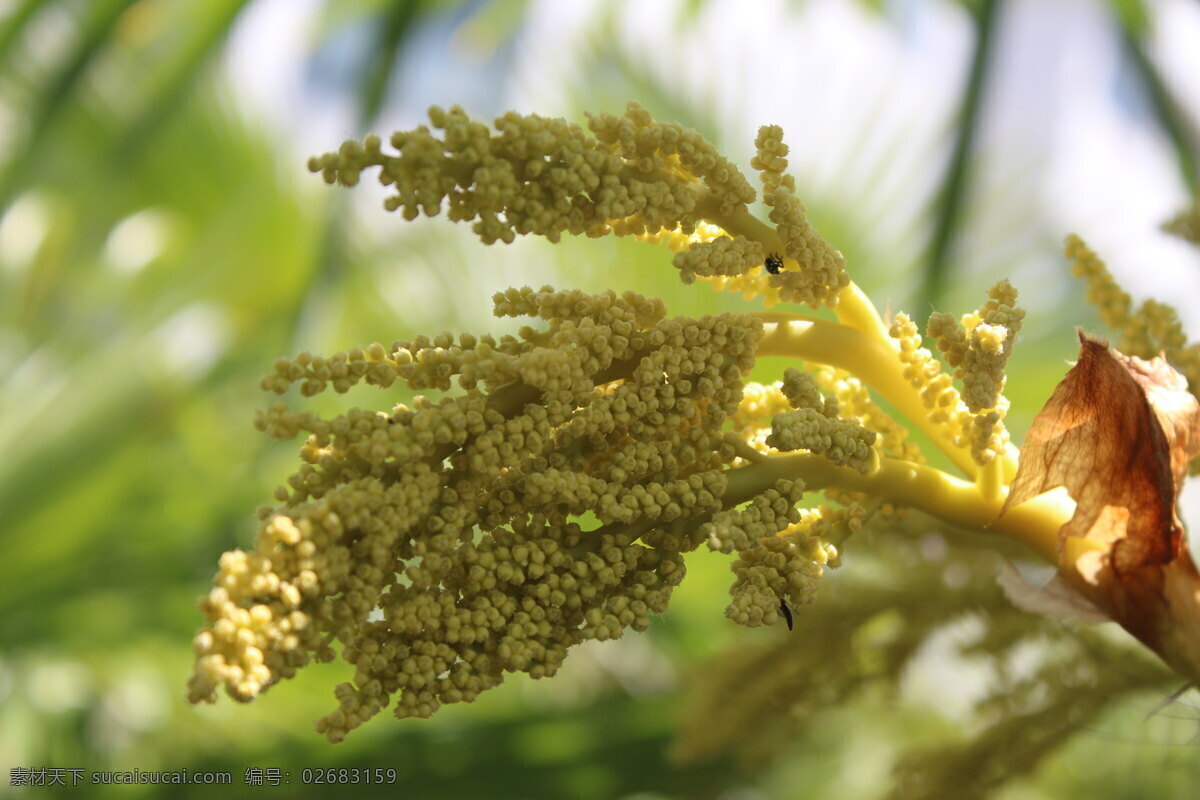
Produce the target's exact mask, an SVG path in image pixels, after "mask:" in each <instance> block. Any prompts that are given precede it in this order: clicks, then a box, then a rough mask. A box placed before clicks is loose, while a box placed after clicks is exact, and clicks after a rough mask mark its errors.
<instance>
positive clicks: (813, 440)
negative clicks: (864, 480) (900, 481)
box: [766, 368, 876, 474]
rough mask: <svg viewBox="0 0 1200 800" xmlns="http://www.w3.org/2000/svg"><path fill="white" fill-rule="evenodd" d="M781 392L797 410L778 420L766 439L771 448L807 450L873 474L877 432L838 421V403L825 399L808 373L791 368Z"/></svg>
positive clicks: (834, 461)
mask: <svg viewBox="0 0 1200 800" xmlns="http://www.w3.org/2000/svg"><path fill="white" fill-rule="evenodd" d="M782 391H783V394H784V396H785V397H787V399H788V401H789V403H790V404H791V405H792V407H793V408H794V409H795V410H794V411H787V412H784V413H782V414H777V415H776V416H775V419H774V421H773V422H772V426H771V427H772V430H771V434H770V435H769V436H768V437H767V438H766V443H767V444H768V445H770V446H771V447H774V448H775V449H776V450H780V451H782V452H791V451H794V450H807V451H808V452H810V453H813V454H816V455H821V456H824V457H825V458H828V459H829V460H830V461H832V462H833V463H834V464H837V465H838V466H839V467H843V466H849V467H852V468H854V469H857V470H858V471H859V472H861V473H863V474H866V473H867V472H869V471H870V470H871V468H872V467H873V466H874V464H875V454H874V451H873V450H872V449H871V446H872V445H873V444H874V443H875V436H876V434H875V431H872V430H867V429H866V428H864V427H863V426H862V425H861V424H859V422H858V421H857V420H850V419H839V418H838V405H837V399H836V398H832V397H829V398H823V397H822V396H821V391H820V389H819V388H817V384H816V381H815V380H814V379H813V377H812V376H811V375H809V374H808V373H805V372H800V371H799V370H796V369H794V368H789V369H788V370H787V372H786V373H785V375H784V380H783V390H782Z"/></svg>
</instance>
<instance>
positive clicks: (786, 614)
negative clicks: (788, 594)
mask: <svg viewBox="0 0 1200 800" xmlns="http://www.w3.org/2000/svg"><path fill="white" fill-rule="evenodd" d="M779 610H780V611H781V612H783V618H784V619H785V620H787V624H788V630H789V631H790V630H791V629H792V610H791V609H790V608H788V606H787V600H784V599H783V598H782V597H781V598H779Z"/></svg>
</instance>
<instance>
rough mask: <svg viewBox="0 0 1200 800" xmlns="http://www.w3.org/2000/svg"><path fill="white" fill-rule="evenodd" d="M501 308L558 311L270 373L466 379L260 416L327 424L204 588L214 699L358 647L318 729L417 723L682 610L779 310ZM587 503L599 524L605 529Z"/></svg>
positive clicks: (529, 299)
mask: <svg viewBox="0 0 1200 800" xmlns="http://www.w3.org/2000/svg"><path fill="white" fill-rule="evenodd" d="M494 302H495V312H496V313H497V314H498V315H514V316H515V315H521V316H529V317H534V318H540V319H543V320H546V321H547V324H546V326H545V327H544V328H543V329H540V330H534V329H533V328H530V327H527V328H523V329H522V330H521V332H520V334H519V335H518V336H515V337H502V338H501V339H499V340H494V339H491V338H489V337H485V336H480V337H475V336H470V335H467V334H462V335H460V336H452V335H450V334H449V333H444V334H439V335H438V336H435V337H432V338H428V337H417V338H415V339H413V340H411V341H398V342H394V343H393V344H392V345H391V346H390V347H383V346H381V345H371V346H370V347H367V348H365V349H363V350H361V351H360V350H354V351H350V352H349V353H346V354H338V355H337V356H335V357H333V358H329V359H318V358H316V357H313V356H310V355H307V354H301V355H300V356H297V358H295V359H292V360H281V361H280V362H279V363H278V364H276V366H275V369H274V371H273V372H272V373H271V374H270V375H268V376H267V377H266V378H264V382H263V386H264V388H267V389H268V390H270V391H274V392H282V391H285V390H286V389H287V387H288V386H289V385H291V384H293V383H298V384H300V387H301V391H302V393H303V394H310V393H312V391H314V389H312V388H310V389H307V390H306V389H305V387H316V386H321V387H324V386H329V385H332V386H333V387H334V388H335V389H338V390H343V391H344V390H345V388H348V386H349V385H351V384H353V383H354V382H356V381H359V380H365V381H367V382H369V383H371V384H374V385H377V386H389V385H391V384H392V383H394V382H396V381H402V382H404V383H406V384H407V385H408V386H410V387H413V388H422V389H428V388H433V389H442V390H444V389H448V388H451V386H452V382H454V381H455V380H456V381H457V383H458V388H459V389H460V390H461V391H460V392H459V393H458V394H457V395H456V396H443V397H441V398H440V399H439V400H437V401H436V402H435V401H434V400H432V399H429V398H425V397H422V396H418V397H417V398H415V399H414V400H413V401H412V403H411V407H410V406H407V405H403V404H401V405H397V406H396V407H395V408H393V409H392V410H391V411H390V412H373V411H365V410H361V409H355V410H351V411H348V412H346V413H344V414H342V415H339V416H336V417H334V418H332V419H322V418H321V417H319V416H318V415H316V414H314V413H313V412H311V411H293V410H289V409H288V408H287V407H286V406H285V405H284V404H282V403H276V404H274V405H272V406H271V408H270V409H268V410H267V411H265V412H264V413H263V414H262V415H261V416H260V418H259V427H261V428H262V429H263V430H265V431H268V432H269V433H271V434H272V435H276V436H293V435H295V434H296V433H298V432H300V431H304V432H307V433H308V437H307V440H306V441H305V442H304V444H303V446H302V447H301V457H302V461H303V463H302V464H301V466H300V469H299V471H298V472H296V473H295V474H294V475H293V476H292V477H291V478H290V479H289V480H288V485H287V486H284V487H280V488H279V489H278V490H277V491H276V500H277V501H278V502H279V505H278V506H276V507H274V508H264V509H262V511H261V512H260V519H261V522H260V525H259V532H258V537H257V541H256V544H255V548H254V550H253V551H252V552H250V553H243V552H241V551H233V552H231V553H227V554H226V555H225V556H224V557H223V558H222V560H221V569H220V572H219V573H218V576H217V585H216V587H215V588H214V589H213V590H212V592H210V594H209V595H208V596H207V597H206V598H204V600H203V601H202V602H201V609H202V611H203V612H204V614H205V617H206V621H207V622H206V625H205V627H204V628H203V629H202V630H201V632H200V633H199V634H198V635H197V636H196V639H195V648H196V669H195V673H194V675H193V678H192V680H191V683H190V686H189V694H190V697H191V699H192V700H193V702H196V701H211V700H213V699H215V696H216V692H217V690H218V689H219V688H221V687H222V686H223V687H225V688H226V689H227V690H228V692H229V693H230V694H231V695H233V696H234V697H236V698H238V699H242V700H246V699H250V698H252V697H254V696H255V695H256V694H258V693H260V692H261V691H263V690H264V689H266V688H268V687H269V686H271V685H272V684H273V683H275V682H277V681H279V680H280V679H282V678H286V677H290V676H291V675H293V674H294V673H295V671H296V670H297V669H298V668H300V667H302V666H304V665H305V664H306V663H308V662H309V661H311V660H314V659H315V660H328V659H331V658H333V657H334V651H335V647H336V646H337V645H338V644H340V648H341V656H342V658H343V659H344V660H345V661H347V662H349V663H350V664H351V665H353V667H354V669H355V672H354V676H353V680H351V681H348V682H346V683H343V684H341V685H339V686H338V687H337V689H336V691H335V695H336V697H337V700H338V707H337V708H336V709H335V710H334V711H333V712H331V713H330V714H329V715H328V716H326V717H324V718H323V719H322V720H320V721H319V722H318V729H319V730H320V731H322V732H323V733H325V735H326V736H328V737H329V738H330V739H331V740H332V741H339V740H340V739H342V738H343V737H344V736H345V734H346V733H347V732H348V731H349V730H351V729H353V728H354V727H356V726H358V725H360V724H362V723H363V722H364V721H365V720H367V719H369V718H370V717H371V716H373V715H374V714H376V713H378V712H379V711H380V710H381V709H383V708H384V707H386V706H387V705H388V704H389V703H390V702H392V701H393V700H394V701H395V713H396V715H397V716H398V717H409V716H428V715H430V714H432V713H434V711H436V710H437V709H438V708H439V707H440V706H441V705H444V704H446V703H453V702H463V701H468V700H471V699H473V698H474V697H476V696H477V695H478V694H479V693H480V692H482V691H484V690H486V689H488V688H491V687H493V686H496V685H498V684H499V683H500V682H501V681H502V680H503V677H504V675H505V674H506V673H510V672H527V673H529V674H530V675H532V676H534V677H543V676H548V675H552V674H554V672H555V671H556V670H557V669H558V667H559V666H560V665H561V663H562V660H563V658H564V657H565V656H566V653H567V650H568V649H569V648H570V647H571V646H573V645H575V644H578V643H580V642H583V641H586V640H588V639H609V638H615V637H618V636H620V635H621V634H622V632H623V631H624V630H626V629H628V628H633V629H635V630H641V629H644V628H645V627H646V626H647V625H648V624H649V618H650V615H651V614H653V613H660V612H662V611H663V610H664V609H665V608H666V605H667V602H668V600H669V598H670V595H671V591H672V589H673V588H674V586H675V585H676V584H678V582H679V581H680V580H681V578H682V577H683V572H684V569H683V561H682V554H683V553H684V552H687V551H689V550H692V549H694V548H695V547H697V546H699V545H700V544H701V543H702V542H703V541H705V538H706V536H707V534H704V533H701V532H700V529H701V527H702V525H703V524H704V522H706V521H708V520H710V519H712V518H713V515H715V514H720V513H722V512H723V510H725V509H726V507H727V503H728V502H729V501H728V500H727V499H726V497H725V495H726V489H727V479H726V470H725V468H726V467H728V466H729V465H730V464H732V463H733V462H734V460H735V458H736V457H737V455H736V454H737V443H738V442H737V437H736V435H735V434H732V433H727V432H722V429H723V427H724V425H725V422H726V421H727V420H728V419H729V418H730V417H731V416H732V415H733V414H734V413H735V412H736V411H737V409H738V406H739V403H740V402H741V399H742V378H743V376H744V375H745V374H746V373H747V372H748V371H749V369H750V367H751V366H752V365H753V363H754V357H755V349H756V346H757V343H758V341H759V338H760V336H761V332H762V323H761V322H760V321H759V320H758V319H756V318H755V317H753V316H750V315H735V314H721V315H713V316H705V317H701V318H699V319H690V318H683V317H676V318H667V317H666V315H665V309H664V308H663V306H662V304H661V302H658V301H652V300H647V299H646V298H644V297H641V296H639V295H635V294H633V293H626V294H624V295H622V296H618V295H616V294H615V293H613V292H607V293H603V294H600V295H588V294H584V293H582V292H574V291H561V292H560V291H554V290H552V289H550V288H549V287H543V288H541V289H538V290H533V289H530V288H528V287H526V288H522V289H513V290H508V291H506V292H502V293H500V294H498V295H496V297H495V298H494ZM338 381H344V383H339V382H338ZM589 513H590V514H594V515H595V517H596V518H597V519H598V520H599V527H596V528H594V529H592V530H584V529H583V528H582V527H581V526H580V524H579V522H577V520H579V519H580V518H581V517H582V516H583V515H586V514H589Z"/></svg>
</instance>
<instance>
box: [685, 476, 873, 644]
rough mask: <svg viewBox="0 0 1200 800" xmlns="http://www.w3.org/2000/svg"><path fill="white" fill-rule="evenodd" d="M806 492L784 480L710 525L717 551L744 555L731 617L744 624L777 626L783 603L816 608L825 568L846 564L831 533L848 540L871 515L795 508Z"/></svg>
mask: <svg viewBox="0 0 1200 800" xmlns="http://www.w3.org/2000/svg"><path fill="white" fill-rule="evenodd" d="M803 491H804V485H803V483H802V482H800V481H789V480H780V481H778V482H777V483H776V485H775V488H774V489H770V490H768V491H766V492H764V493H762V494H760V495H758V496H756V497H755V498H754V499H753V500H752V501H751V502H750V503H749V504H748V505H747V506H746V508H744V509H738V510H730V511H724V512H721V513H720V514H717V515H716V516H715V517H713V520H712V522H711V523H709V524H707V525H705V526H704V531H705V532H706V533H707V536H708V540H709V547H710V548H711V549H714V550H719V551H722V552H731V551H736V552H737V553H738V559H737V561H735V562H734V563H733V565H732V569H733V573H734V576H735V579H734V583H733V586H732V587H731V588H730V603H729V605H728V607H727V608H726V609H725V614H726V616H727V617H729V618H730V619H732V620H733V621H734V622H737V623H738V624H740V625H747V626H751V627H753V626H757V625H771V624H773V623H775V622H777V621H778V619H779V605H780V601H781V600H782V601H785V602H790V603H791V604H792V605H795V606H800V605H805V604H807V603H811V602H812V601H813V599H815V597H816V595H817V590H818V587H819V580H820V578H821V577H822V575H823V574H824V568H825V567H826V566H831V567H836V566H839V565H840V564H841V559H840V556H839V554H838V551H837V547H836V546H835V545H834V544H832V543H831V542H830V541H828V536H829V534H830V533H831V532H832V531H834V530H835V529H840V528H844V529H845V530H839V531H838V535H841V536H843V537H844V536H845V535H848V534H849V533H850V532H853V531H856V530H858V529H859V528H860V527H861V526H862V524H863V521H864V517H865V511H864V509H863V508H862V507H861V506H858V505H852V506H849V507H847V508H844V509H840V510H836V511H835V510H833V509H831V508H829V507H828V506H820V507H818V508H815V509H797V508H795V503H797V502H798V501H799V500H800V497H801V495H802V494H803Z"/></svg>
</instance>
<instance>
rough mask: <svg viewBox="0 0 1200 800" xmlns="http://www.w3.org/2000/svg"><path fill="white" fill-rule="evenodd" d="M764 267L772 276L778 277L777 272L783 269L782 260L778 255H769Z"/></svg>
mask: <svg viewBox="0 0 1200 800" xmlns="http://www.w3.org/2000/svg"><path fill="white" fill-rule="evenodd" d="M766 266H767V272H769V273H771V274H772V275H778V274H779V270H781V269H783V259H782V258H780V257H779V254H778V253H771V254H770V255H769V256H767V264H766Z"/></svg>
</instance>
